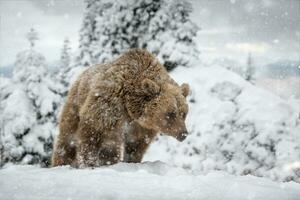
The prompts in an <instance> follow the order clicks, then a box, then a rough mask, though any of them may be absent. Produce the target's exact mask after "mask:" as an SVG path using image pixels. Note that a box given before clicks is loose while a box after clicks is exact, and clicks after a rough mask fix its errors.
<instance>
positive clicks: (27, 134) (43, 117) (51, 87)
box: [0, 30, 61, 165]
mask: <svg viewBox="0 0 300 200" xmlns="http://www.w3.org/2000/svg"><path fill="white" fill-rule="evenodd" d="M33 31H34V30H31V32H32V34H33V33H34V32H33ZM34 34H35V33H34ZM28 38H29V41H30V43H31V49H29V50H25V51H22V52H20V53H19V54H18V55H17V60H16V63H15V66H14V71H13V77H12V80H11V82H10V84H9V85H7V86H6V87H4V88H8V89H6V92H5V94H4V95H1V102H0V107H1V113H0V122H1V126H0V130H1V143H2V149H3V150H2V155H1V163H0V164H3V163H6V162H15V163H19V162H21V163H42V164H43V165H47V164H48V160H49V156H50V153H51V151H52V143H53V136H54V134H55V133H56V129H57V128H56V126H57V122H56V121H57V108H58V107H59V104H60V102H61V96H60V95H59V94H58V92H57V91H59V90H60V87H61V86H60V84H59V83H58V84H56V83H55V82H54V81H53V80H52V79H51V78H50V76H49V74H48V73H47V68H46V64H45V58H44V56H43V55H41V54H40V53H37V52H36V51H35V50H33V47H34V42H32V41H31V40H30V38H36V37H28ZM4 88H3V89H1V93H2V91H3V90H4ZM2 96H3V97H2Z"/></svg>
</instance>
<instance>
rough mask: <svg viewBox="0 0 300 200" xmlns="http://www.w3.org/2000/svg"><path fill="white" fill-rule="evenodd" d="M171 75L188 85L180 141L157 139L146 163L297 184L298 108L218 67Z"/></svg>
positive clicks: (299, 173) (299, 171) (299, 160)
mask: <svg viewBox="0 0 300 200" xmlns="http://www.w3.org/2000/svg"><path fill="white" fill-rule="evenodd" d="M172 76H173V77H174V79H175V80H176V81H177V82H179V83H183V82H188V83H189V84H190V86H191V95H190V98H189V107H190V111H189V114H188V117H187V124H188V128H189V132H190V135H189V136H188V137H187V139H186V140H185V141H184V142H183V143H179V142H177V141H176V140H175V139H173V138H169V137H160V138H159V140H158V141H156V143H154V144H152V146H151V147H150V149H149V150H148V152H147V155H146V156H145V158H144V161H154V160H161V161H163V162H166V163H169V164H172V165H175V166H181V167H184V168H191V169H198V170H202V171H204V172H208V171H209V170H215V169H218V170H224V171H227V172H229V173H232V174H240V175H245V174H253V175H257V176H265V177H270V178H271V179H274V180H282V181H290V180H295V181H297V182H300V135H299V133H300V121H299V108H296V107H294V106H293V105H292V104H291V103H289V102H287V101H285V100H282V99H280V98H279V97H278V96H275V95H273V94H272V93H270V92H268V91H266V90H263V89H260V88H258V87H256V86H255V85H252V84H251V83H249V82H247V81H245V80H244V79H243V78H242V77H240V76H239V75H237V74H235V73H233V72H231V71H229V70H226V69H224V68H223V67H220V66H210V67H201V66H197V67H194V68H189V69H183V68H177V69H176V70H175V71H174V72H173V73H172Z"/></svg>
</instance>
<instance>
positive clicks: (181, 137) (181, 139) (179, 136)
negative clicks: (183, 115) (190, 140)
mask: <svg viewBox="0 0 300 200" xmlns="http://www.w3.org/2000/svg"><path fill="white" fill-rule="evenodd" d="M187 136H188V132H187V131H184V132H182V133H180V134H179V135H178V136H177V138H176V139H177V140H178V141H180V142H182V141H183V140H185V138H186V137H187Z"/></svg>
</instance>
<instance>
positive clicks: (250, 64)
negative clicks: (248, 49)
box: [245, 53, 255, 81]
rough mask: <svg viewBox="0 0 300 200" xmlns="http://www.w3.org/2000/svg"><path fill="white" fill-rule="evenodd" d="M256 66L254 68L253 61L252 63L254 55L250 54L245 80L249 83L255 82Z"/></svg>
mask: <svg viewBox="0 0 300 200" xmlns="http://www.w3.org/2000/svg"><path fill="white" fill-rule="evenodd" d="M254 73H255V71H254V66H253V61H252V55H251V53H248V58H247V66H246V71H245V79H246V80H247V81H253V80H254Z"/></svg>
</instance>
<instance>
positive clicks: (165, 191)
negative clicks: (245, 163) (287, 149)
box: [0, 162, 300, 200]
mask: <svg viewBox="0 0 300 200" xmlns="http://www.w3.org/2000/svg"><path fill="white" fill-rule="evenodd" d="M299 196H300V185H299V184H296V183H292V182H291V183H277V182H272V181H270V180H268V179H265V178H257V177H253V176H250V175H249V176H242V177H236V176H233V175H229V174H227V173H224V172H216V171H215V172H211V173H208V174H207V175H203V174H201V173H199V172H197V171H187V170H183V169H181V168H175V167H170V166H168V165H166V164H164V163H162V162H153V163H152V162H146V163H142V164H128V163H119V164H117V165H114V166H110V167H101V168H96V169H73V168H70V167H68V166H66V167H57V168H51V169H46V168H39V167H36V166H29V165H27V166H26V165H25V166H16V165H12V166H7V167H5V168H4V169H1V170H0V199H1V200H21V199H39V200H43V199H55V200H57V199H63V200H66V199H70V200H71V199H72V200H76V199H79V200H82V199H86V200H89V199H97V200H98V199H130V200H133V199H139V200H143V199H151V200H152V199H161V200H163V199H172V200H176V199H197V200H201V199H203V200H204V199H205V200H210V199H211V200H217V199H222V200H227V199H228V200H241V199H248V200H251V199H255V200H260V199H262V200H276V199H278V200H287V199H289V200H297V199H299Z"/></svg>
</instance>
